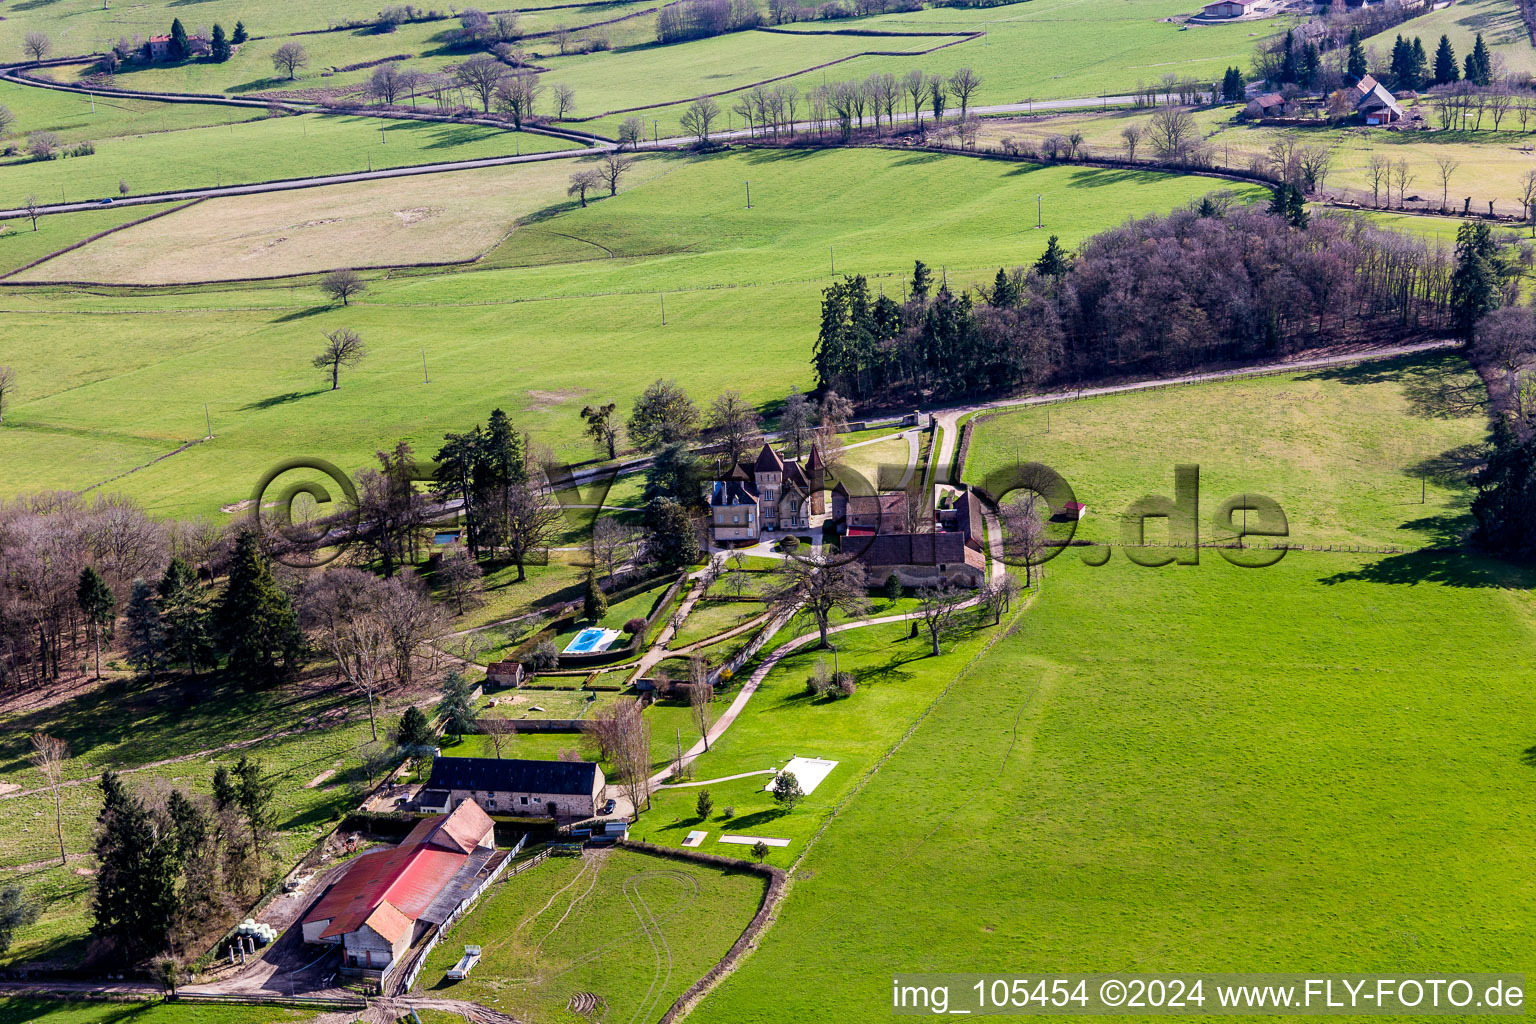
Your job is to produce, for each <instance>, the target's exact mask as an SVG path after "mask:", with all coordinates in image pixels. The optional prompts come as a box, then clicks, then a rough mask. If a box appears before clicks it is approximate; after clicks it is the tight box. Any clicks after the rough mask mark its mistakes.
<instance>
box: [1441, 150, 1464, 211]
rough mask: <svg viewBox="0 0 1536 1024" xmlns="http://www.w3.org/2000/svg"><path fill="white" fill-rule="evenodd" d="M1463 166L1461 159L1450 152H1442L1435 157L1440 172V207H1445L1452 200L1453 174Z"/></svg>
mask: <svg viewBox="0 0 1536 1024" xmlns="http://www.w3.org/2000/svg"><path fill="white" fill-rule="evenodd" d="M1460 166H1461V161H1460V160H1457V159H1456V158H1455V157H1453V156H1450V155H1448V154H1440V155H1436V157H1435V169H1436V170H1438V171H1439V172H1440V209H1441V210H1444V209H1445V204H1446V203H1448V202H1450V195H1451V175H1453V174H1455V173H1456V168H1458V167H1460Z"/></svg>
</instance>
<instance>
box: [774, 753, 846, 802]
mask: <svg viewBox="0 0 1536 1024" xmlns="http://www.w3.org/2000/svg"><path fill="white" fill-rule="evenodd" d="M836 767H837V762H836V761H824V760H822V759H821V758H819V757H792V758H790V759H789V764H786V765H785V766H784V767H783V768H782V769H780V774H782V773H783V772H789V773H790V774H791V775H793V776H794V777H795V781H796V782H798V783H800V792H802V793H804V794H806V795H807V796H809V795H810V794H811V793H812V792H813V791H814V790H815V789H816V787H817V786H819V785H821V780H822V779H825V778H826V777H827V776H828V775H831V774H832V769H833V768H836ZM778 777H779V776H778V775H775V776H774V780H775V781H777V780H778ZM772 789H773V783H772V782H770V783H768V785H766V786H764V787H763V792H765V793H766V792H768V791H769V790H772Z"/></svg>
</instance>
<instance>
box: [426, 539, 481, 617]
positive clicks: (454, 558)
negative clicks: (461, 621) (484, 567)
mask: <svg viewBox="0 0 1536 1024" xmlns="http://www.w3.org/2000/svg"><path fill="white" fill-rule="evenodd" d="M480 577H481V572H480V565H479V563H477V562H476V561H475V558H474V556H473V555H471V554H470V553H469V548H467V547H465V546H464V545H463V544H455V545H454V546H453V547H451V548H449V549H448V550H447V551H446V552H444V553H443V557H442V562H441V567H440V568H439V569H438V570H437V578H438V580H439V581H441V583H442V585H443V592H444V593H446V594H447V595H448V596H449V597H451V598H453V605H454V608H455V610H456V611H457V613H458V614H459V615H463V614H464V606H465V605H466V604H470V603H473V602H474V601H475V599H476V598H477V597H478V595H479V593H480Z"/></svg>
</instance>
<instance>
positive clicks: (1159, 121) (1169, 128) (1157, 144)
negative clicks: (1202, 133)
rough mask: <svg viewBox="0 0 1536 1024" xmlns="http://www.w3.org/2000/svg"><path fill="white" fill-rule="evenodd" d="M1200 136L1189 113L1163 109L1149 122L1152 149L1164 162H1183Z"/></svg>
mask: <svg viewBox="0 0 1536 1024" xmlns="http://www.w3.org/2000/svg"><path fill="white" fill-rule="evenodd" d="M1197 134H1198V129H1197V128H1196V126H1195V119H1194V118H1193V117H1191V116H1190V113H1189V111H1187V110H1180V109H1179V108H1178V107H1163V108H1161V109H1160V110H1158V111H1157V113H1155V114H1153V115H1152V117H1151V119H1150V120H1148V121H1147V136H1148V138H1149V139H1150V141H1151V143H1152V149H1153V151H1154V152H1156V153H1157V155H1158V156H1160V157H1162V158H1163V159H1164V160H1174V161H1182V160H1183V159H1184V158H1185V157H1186V156H1187V155H1188V153H1189V147H1190V146H1191V144H1193V143H1194V141H1195V138H1196V136H1197Z"/></svg>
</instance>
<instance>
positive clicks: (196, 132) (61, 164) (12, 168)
mask: <svg viewBox="0 0 1536 1024" xmlns="http://www.w3.org/2000/svg"><path fill="white" fill-rule="evenodd" d="M381 128H382V129H383V131H382V132H381V131H380V129H381ZM576 148H578V147H576V146H575V145H574V144H572V143H569V142H566V141H564V140H562V139H555V138H551V137H550V136H547V135H532V134H529V133H526V132H513V131H503V130H501V129H498V128H486V127H482V126H479V125H463V124H442V123H437V122H431V121H380V120H378V119H376V118H369V117H350V116H343V115H318V114H300V115H296V116H293V117H279V118H269V117H262V118H261V119H259V120H251V121H242V122H240V123H230V124H225V125H219V126H208V127H202V128H184V129H182V130H180V131H170V132H154V133H151V134H143V135H127V136H121V137H116V138H107V139H103V140H101V141H99V142H97V144H96V152H95V153H94V154H92V155H90V156H81V157H68V158H60V159H55V160H42V161H38V160H33V159H31V158H30V157H27V156H17V157H12V158H9V159H4V160H0V207H6V208H13V207H20V206H22V205H23V203H24V202H25V201H26V198H27V196H29V195H35V196H37V197H38V198H39V199H40V200H42V201H43V202H49V203H51V202H80V201H82V200H87V199H99V198H102V197H111V198H114V199H115V198H117V195H118V183H119V182H120V181H126V182H127V183H128V187H129V190H130V194H132V195H142V194H145V193H156V192H168V191H173V190H177V189H184V188H214V187H217V186H219V185H243V184H249V183H251V182H257V181H274V180H280V179H283V178H301V177H307V176H310V175H322V174H345V173H349V172H354V171H366V170H370V169H383V168H386V167H405V166H409V165H411V164H428V163H442V162H446V161H451V160H473V159H476V158H479V157H489V156H512V155H513V154H515V153H547V152H553V151H555V150H561V149H576ZM567 173H569V172H567ZM386 180H387V179H386ZM421 187H422V186H420V185H419V184H418V186H417V188H418V189H420V188H421Z"/></svg>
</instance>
